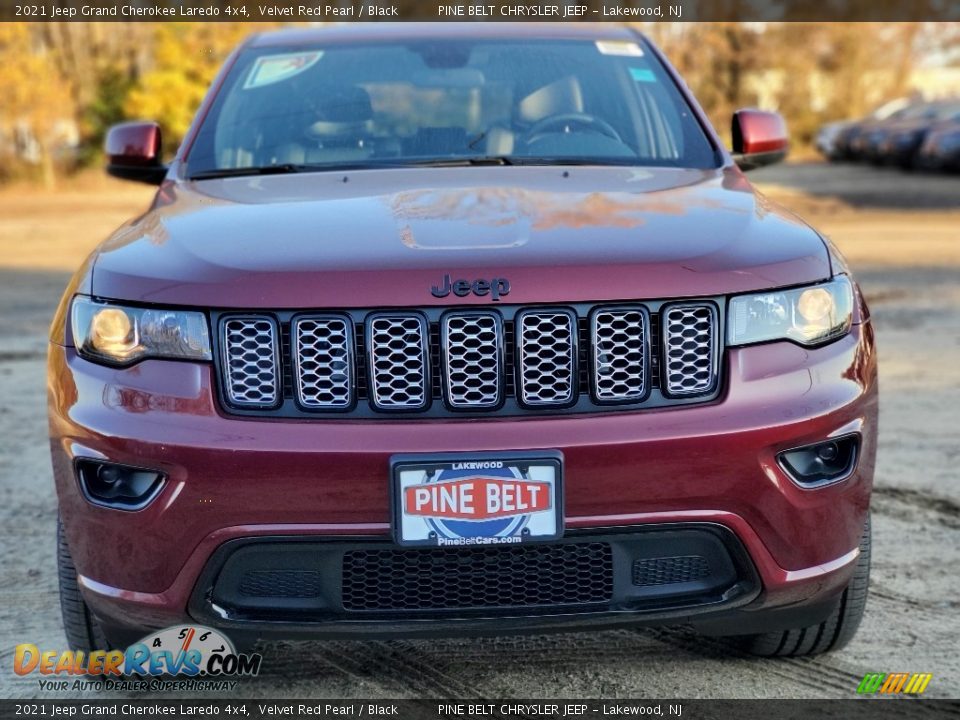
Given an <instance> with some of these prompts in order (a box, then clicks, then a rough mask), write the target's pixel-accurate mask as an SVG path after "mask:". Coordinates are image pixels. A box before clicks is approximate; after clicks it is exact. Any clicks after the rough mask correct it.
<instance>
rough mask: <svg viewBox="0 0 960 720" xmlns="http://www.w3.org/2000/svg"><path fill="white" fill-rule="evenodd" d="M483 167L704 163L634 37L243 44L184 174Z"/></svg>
mask: <svg viewBox="0 0 960 720" xmlns="http://www.w3.org/2000/svg"><path fill="white" fill-rule="evenodd" d="M492 161H496V162H498V163H499V164H512V163H516V164H525V163H530V164H535V163H589V164H593V163H598V164H625V165H660V166H672V167H690V168H706V167H715V166H716V165H717V157H716V156H715V155H714V151H713V148H712V146H711V144H710V142H709V141H708V139H707V137H706V135H705V134H704V131H703V129H702V128H701V127H700V124H699V123H698V122H697V120H696V118H695V117H694V116H693V114H692V112H691V109H690V108H689V107H688V105H687V104H686V102H685V100H684V99H683V97H682V96H681V94H680V93H679V91H678V90H677V88H676V86H675V84H674V82H673V80H672V79H671V78H670V77H669V76H668V75H667V73H666V72H665V70H664V68H663V67H662V66H661V64H660V63H659V62H657V60H656V58H655V57H653V55H652V53H651V52H650V50H649V49H648V48H647V47H646V46H645V45H643V44H641V43H638V42H632V41H629V42H625V41H602V42H600V41H598V42H593V41H582V40H575V41H569V40H563V41H557V40H544V41H535V40H524V41H512V40H482V41H472V40H469V39H467V40H462V39H461V40H449V41H448V40H438V41H435V40H424V41H415V42H403V43H397V44H391V43H382V44H381V43H369V42H367V43H363V44H359V43H358V44H342V43H337V44H331V45H327V46H323V45H318V46H307V47H302V46H301V47H296V48H290V47H268V48H250V49H247V50H246V51H243V52H242V53H241V55H240V56H239V58H238V59H237V62H236V63H235V65H234V66H233V67H232V68H231V70H230V72H229V74H228V76H227V78H226V80H225V82H224V85H223V88H222V90H221V91H220V93H219V94H218V96H217V98H216V100H215V102H214V104H213V106H212V108H211V111H210V112H209V113H208V115H207V117H206V118H205V119H204V121H203V125H202V127H201V129H200V132H199V133H198V135H197V139H196V141H195V143H194V145H193V147H192V148H191V150H190V153H189V156H188V158H187V166H188V169H187V174H188V176H190V177H210V176H216V174H218V173H222V174H234V173H236V174H240V173H242V171H243V170H244V169H251V170H252V169H257V168H260V169H263V168H274V169H276V170H284V169H285V170H291V169H297V168H300V169H337V168H345V167H367V166H372V167H378V166H386V165H398V166H404V165H423V164H431V163H454V164H456V163H459V162H462V163H463V164H472V163H475V162H476V163H479V162H492ZM231 171H233V173H231Z"/></svg>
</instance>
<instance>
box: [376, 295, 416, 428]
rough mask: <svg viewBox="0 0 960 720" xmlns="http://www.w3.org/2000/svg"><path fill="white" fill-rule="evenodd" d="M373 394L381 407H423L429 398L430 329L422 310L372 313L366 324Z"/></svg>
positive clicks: (413, 408) (408, 408)
mask: <svg viewBox="0 0 960 720" xmlns="http://www.w3.org/2000/svg"><path fill="white" fill-rule="evenodd" d="M367 333H368V335H367V353H368V354H369V361H368V363H367V370H368V372H369V374H370V379H369V382H370V396H371V398H372V400H373V404H374V405H375V406H376V407H377V408H379V409H381V410H420V409H423V408H425V407H426V406H427V405H428V404H429V401H430V394H429V391H430V366H429V362H430V358H429V355H428V351H427V338H428V337H429V329H428V327H427V322H426V320H425V319H424V317H423V316H422V315H419V314H402V313H393V314H389V315H373V316H372V317H371V318H370V319H369V320H368V324H367Z"/></svg>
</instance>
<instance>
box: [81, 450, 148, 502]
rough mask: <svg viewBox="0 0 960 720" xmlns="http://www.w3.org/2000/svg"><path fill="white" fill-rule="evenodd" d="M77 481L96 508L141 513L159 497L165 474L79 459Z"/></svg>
mask: <svg viewBox="0 0 960 720" xmlns="http://www.w3.org/2000/svg"><path fill="white" fill-rule="evenodd" d="M76 467H77V479H78V480H79V481H80V489H81V490H82V491H83V494H84V496H85V497H86V498H87V500H89V501H90V502H92V503H93V504H94V505H103V506H104V507H111V508H116V509H118V510H139V509H141V508H143V507H146V506H147V505H148V504H149V503H150V501H151V500H153V498H155V497H156V496H157V493H158V492H159V491H160V488H161V487H162V486H163V481H164V476H163V473H159V472H156V471H155V470H147V469H144V468H138V467H130V466H129V465H118V464H116V463H104V462H100V461H98V460H86V459H84V460H77V464H76Z"/></svg>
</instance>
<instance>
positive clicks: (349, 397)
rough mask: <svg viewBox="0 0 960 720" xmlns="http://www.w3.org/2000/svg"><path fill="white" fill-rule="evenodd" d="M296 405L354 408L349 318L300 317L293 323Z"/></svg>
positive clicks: (328, 316)
mask: <svg viewBox="0 0 960 720" xmlns="http://www.w3.org/2000/svg"><path fill="white" fill-rule="evenodd" d="M293 358H294V365H295V371H294V386H295V388H296V392H297V402H299V403H300V404H301V405H302V406H303V407H305V408H310V409H329V410H336V409H341V410H342V409H345V408H349V407H350V406H351V405H353V382H352V378H353V332H352V322H351V321H350V319H349V318H345V317H340V316H337V315H325V316H312V317H300V318H297V319H296V320H294V322H293Z"/></svg>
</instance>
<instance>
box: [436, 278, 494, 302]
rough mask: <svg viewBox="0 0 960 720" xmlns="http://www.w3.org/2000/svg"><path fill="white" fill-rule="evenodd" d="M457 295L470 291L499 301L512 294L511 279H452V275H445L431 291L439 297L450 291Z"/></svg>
mask: <svg viewBox="0 0 960 720" xmlns="http://www.w3.org/2000/svg"><path fill="white" fill-rule="evenodd" d="M451 292H452V293H453V294H454V295H456V296H457V297H466V296H467V295H469V294H470V293H473V294H474V295H480V296H483V295H489V296H490V299H491V300H494V301H497V300H499V299H500V298H501V297H502V296H503V295H509V294H510V281H509V280H507V279H506V278H496V277H495V278H492V279H490V280H483V279H477V280H474V281H473V282H471V281H469V280H464V279H460V280H451V279H450V275H444V276H443V282H441V283H440V284H439V285H435V286H434V287H432V288H430V293H431V294H432V295H433V296H434V297H437V298H445V297H447V295H449V294H450V293H451Z"/></svg>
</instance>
